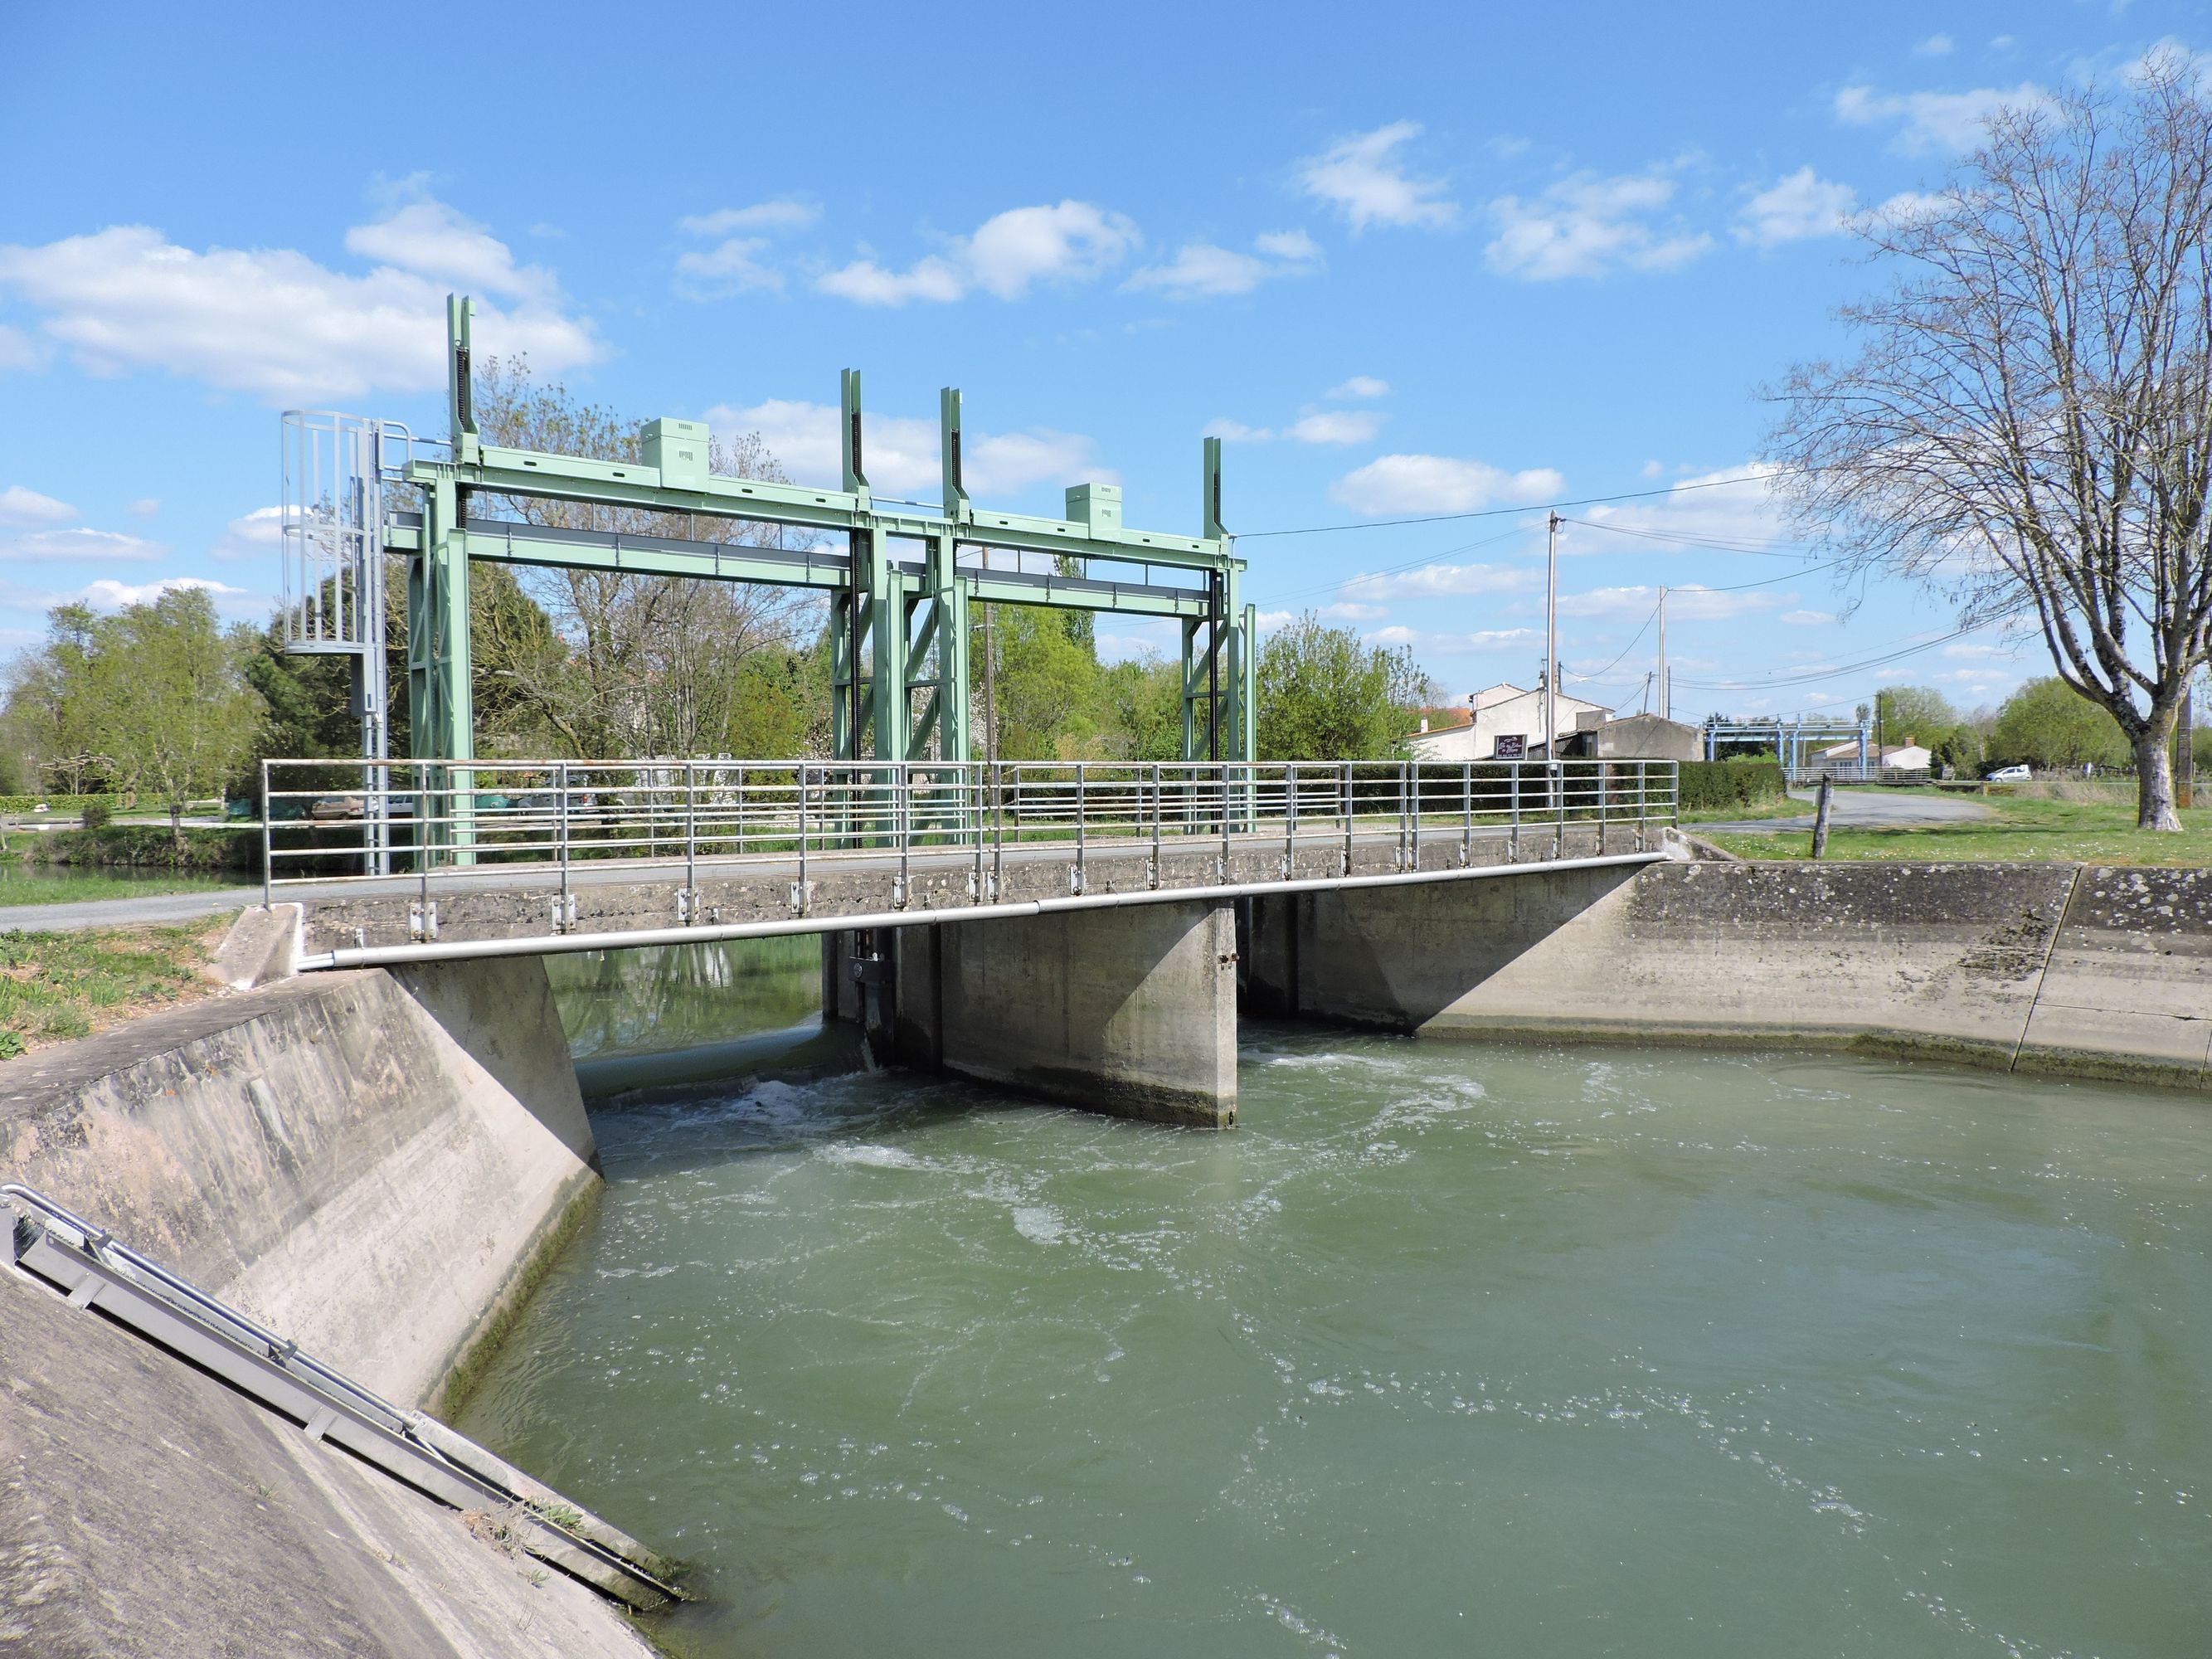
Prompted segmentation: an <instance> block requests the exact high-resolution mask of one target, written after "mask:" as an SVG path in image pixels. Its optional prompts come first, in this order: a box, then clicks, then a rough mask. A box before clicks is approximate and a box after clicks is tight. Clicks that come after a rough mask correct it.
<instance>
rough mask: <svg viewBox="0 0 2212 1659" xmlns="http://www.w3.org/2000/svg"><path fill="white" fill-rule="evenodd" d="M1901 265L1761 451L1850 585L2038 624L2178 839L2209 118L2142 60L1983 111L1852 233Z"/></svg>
mask: <svg viewBox="0 0 2212 1659" xmlns="http://www.w3.org/2000/svg"><path fill="white" fill-rule="evenodd" d="M1861 231H1862V234H1863V236H1864V238H1865V240H1867V241H1868V242H1869V244H1870V246H1871V248H1872V250H1873V252H1874V253H1875V255H1876V256H1877V257H1881V258H1887V260H1889V261H1891V262H1893V263H1894V264H1896V265H1897V266H1899V268H1900V269H1899V275H1898V276H1897V279H1896V281H1895V283H1894V284H1893V286H1892V288H1891V289H1889V290H1888V291H1887V293H1885V294H1882V295H1878V296H1877V297H1875V298H1873V299H1870V300H1869V301H1865V302H1863V303H1862V304H1859V305H1855V306H1851V307H1847V308H1845V309H1844V311H1843V312H1842V313H1840V315H1841V319H1842V320H1843V321H1844V323H1845V324H1846V325H1847V326H1848V327H1849V328H1850V330H1851V331H1852V332H1853V333H1854V334H1855V335H1856V337H1857V341H1858V346H1859V349H1858V355H1857V356H1856V357H1855V358H1853V359H1851V360H1850V362H1843V363H1832V362H1813V363H1808V364H1803V365H1801V366H1799V367H1798V368H1796V369H1795V370H1794V371H1793V372H1792V373H1791V374H1790V379H1789V380H1788V382H1787V384H1786V386H1784V389H1783V391H1782V392H1781V393H1780V401H1781V403H1782V404H1783V414H1782V416H1781V418H1780V420H1779V422H1778V426H1777V428H1776V431H1775V434H1774V438H1773V452H1774V453H1775V456H1776V458H1777V459H1779V460H1781V461H1783V462H1784V463H1785V464H1786V465H1787V467H1788V472H1787V474H1786V476H1787V477H1788V478H1789V480H1790V483H1789V488H1790V489H1792V490H1793V491H1794V493H1795V505H1796V508H1797V509H1798V511H1799V513H1801V514H1802V517H1803V518H1804V519H1805V520H1807V521H1808V522H1809V523H1810V524H1812V525H1814V526H1818V527H1819V529H1820V532H1822V533H1824V534H1825V535H1826V536H1827V537H1828V538H1831V539H1832V541H1833V542H1835V543H1837V544H1839V546H1840V549H1841V551H1842V553H1843V555H1844V558H1845V560H1846V561H1847V562H1848V565H1849V567H1850V568H1853V569H1857V570H1870V569H1879V570H1883V571H1887V572H1890V573H1893V574H1905V575H1909V576H1912V577H1916V578H1917V579H1919V580H1922V581H1923V582H1924V583H1926V584H1927V585H1929V586H1930V587H1932V588H1934V589H1936V590H1937V591H1939V592H1942V593H1943V594H1944V595H1945V596H1946V597H1948V599H1952V600H1953V601H1954V602H1955V603H1956V604H1957V605H1958V606H1959V611H1960V623H1961V625H1962V626H1972V625H1976V624H1979V623H1987V622H1992V621H1997V620H2002V619H2007V618H2015V617H2017V618H2020V619H2022V620H2025V619H2026V618H2027V617H2033V618H2034V620H2035V622H2036V623H2037V625H2038V626H2039V628H2040V629H2041V630H2042V634H2043V638H2044V641H2045V645H2046V646H2047V647H2049V649H2050V652H2051V661H2052V662H2053V663H2054V664H2055V665H2057V671H2058V673H2059V676H2060V678H2063V679H2064V680H2065V682H2066V683H2067V684H2069V685H2071V686H2072V687H2074V689H2075V690H2077V691H2079V692H2081V694H2082V695H2083V696H2086V697H2088V698H2089V699H2090V700H2092V701H2093V702H2096V703H2099V704H2100V705H2101V706H2102V707H2104V708H2106V709H2109V710H2110V711H2111V713H2112V717H2113V719H2115V720H2118V722H2119V724H2120V727H2121V730H2122V731H2123V732H2125V733H2126V734H2127V738H2128V742H2129V745H2130V748H2131V749H2132V750H2133V751H2134V754H2135V759H2136V774H2137V777H2138V780H2139V793H2138V799H2137V822H2138V824H2139V827H2141V828H2142V829H2179V828H2180V827H2181V824H2180V820H2179V817H2177V816H2176V814H2175V811H2174V805H2173V778H2172V768H2171V766H2170V763H2169V759H2168V754H2167V744H2168V743H2169V742H2170V740H2171V738H2172V732H2173V726H2174V718H2175V710H2176V707H2177V705H2178V704H2179V702H2180V700H2181V695H2182V689H2183V687H2184V686H2185V684H2187V683H2188V679H2189V676H2190V674H2191V672H2192V671H2194V670H2195V669H2196V668H2197V666H2198V665H2201V664H2202V663H2203V661H2204V660H2205V655H2206V646H2207V630H2208V624H2209V623H2212V562H2209V561H2208V558H2207V548H2206V532H2207V524H2206V516H2205V507H2206V499H2205V492H2206V484H2207V481H2208V477H2212V380H2208V369H2212V247H2208V240H2207V239H2208V233H2212V101H2208V98H2207V94H2206V90H2205V88H2204V85H2203V82H2202V81H2201V80H2200V78H2199V76H2198V74H2197V70H2196V68H2195V66H2194V64H2192V63H2191V61H2190V60H2189V59H2187V58H2185V57H2184V56H2183V55H2181V54H2179V53H2178V52H2172V53H2163V54H2157V55H2154V56H2153V57H2152V58H2149V59H2148V60H2146V61H2145V62H2144V63H2143V64H2141V65H2139V66H2138V67H2137V69H2136V71H2134V73H2133V74H2132V75H2131V76H2130V78H2129V80H2128V81H2127V82H2125V83H2124V85H2123V86H2121V87H2120V88H2118V89H2113V88H2094V87H2093V88H2087V89H2086V90H2083V91H2080V92H2077V93H2073V94H2068V95H2067V96H2065V97H2063V98H2061V99H2059V100H2055V101H2052V102H2050V103H2047V104H2042V105H2038V106H2033V107H2020V108H2010V109H2005V110H2001V111H1999V112H1996V114H1995V115H1994V116H1992V117H1991V118H1990V121H1989V124H1988V126H1987V129H1986V137H1985V140H1984V143H1983V145H1982V146H1981V148H1980V149H1978V150H1976V151H1975V152H1974V154H1973V155H1972V156H1971V157H1969V158H1968V159H1967V160H1966V161H1965V162H1963V163H1962V164H1961V165H1960V167H1959V168H1958V169H1957V170H1956V172H1955V173H1954V175H1953V176H1952V177H1951V178H1950V179H1948V181H1947V182H1946V183H1945V184H1944V185H1943V186H1942V189H1941V190H1940V191H1936V193H1935V194H1933V195H1932V196H1928V197H1917V198H1913V199H1912V200H1911V202H1910V203H1909V204H1899V205H1894V206H1893V207H1891V208H1889V209H1887V210H1883V211H1881V212H1879V213H1877V214H1875V215H1872V216H1869V218H1868V219H1867V220H1865V221H1864V222H1863V223H1862V225H1861Z"/></svg>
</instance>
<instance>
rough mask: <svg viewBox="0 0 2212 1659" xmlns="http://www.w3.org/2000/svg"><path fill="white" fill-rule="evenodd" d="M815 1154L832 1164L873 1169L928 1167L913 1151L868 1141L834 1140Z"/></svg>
mask: <svg viewBox="0 0 2212 1659" xmlns="http://www.w3.org/2000/svg"><path fill="white" fill-rule="evenodd" d="M815 1156H816V1157H817V1158H821V1159H823V1161H824V1162H825V1163H829V1164H861V1165H863V1166H865V1167H866V1168H868V1169H871V1170H922V1169H927V1168H928V1165H927V1164H924V1163H923V1162H922V1160H921V1159H920V1158H916V1157H915V1155H914V1154H913V1153H912V1152H906V1151H904V1150H902V1148H900V1147H897V1146H873V1145H872V1144H870V1143H869V1142H866V1141H857V1142H855V1141H848V1140H838V1141H832V1142H830V1143H829V1145H828V1146H821V1147H817V1149H816V1152H815Z"/></svg>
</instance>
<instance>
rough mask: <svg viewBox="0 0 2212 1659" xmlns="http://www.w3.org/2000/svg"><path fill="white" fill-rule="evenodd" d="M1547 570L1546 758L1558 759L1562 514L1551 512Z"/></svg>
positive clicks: (1545, 638) (1545, 600) (1545, 649)
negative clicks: (1560, 519)
mask: <svg viewBox="0 0 2212 1659" xmlns="http://www.w3.org/2000/svg"><path fill="white" fill-rule="evenodd" d="M1548 528H1549V531H1550V534H1549V536H1548V537H1547V541H1546V546H1545V559H1544V563H1545V571H1544V758H1545V760H1546V761H1547V762H1553V763H1555V762H1557V761H1558V759H1559V732H1558V731H1557V729H1556V727H1557V726H1558V724H1559V722H1558V719H1557V717H1556V714H1555V712H1554V711H1556V710H1557V708H1559V514H1558V513H1553V514H1552V517H1551V522H1550V525H1549V526H1548Z"/></svg>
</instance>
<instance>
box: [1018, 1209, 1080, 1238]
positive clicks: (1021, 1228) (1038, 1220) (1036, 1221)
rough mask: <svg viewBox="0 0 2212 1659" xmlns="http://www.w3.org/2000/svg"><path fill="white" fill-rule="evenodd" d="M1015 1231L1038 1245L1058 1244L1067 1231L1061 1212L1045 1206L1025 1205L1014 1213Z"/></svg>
mask: <svg viewBox="0 0 2212 1659" xmlns="http://www.w3.org/2000/svg"><path fill="white" fill-rule="evenodd" d="M1014 1231H1016V1232H1018V1233H1019V1234H1020V1235H1021V1236H1022V1237H1024V1238H1026V1239H1029V1240H1030V1241H1031V1242H1032V1243H1038V1244H1056V1243H1059V1242H1060V1237H1061V1236H1062V1235H1063V1234H1065V1233H1066V1231H1067V1223H1066V1221H1064V1220H1062V1219H1061V1218H1060V1212H1059V1211H1057V1210H1055V1209H1054V1208H1052V1207H1051V1206H1049V1205H1045V1204H1024V1205H1020V1206H1017V1207H1016V1208H1015V1211H1014Z"/></svg>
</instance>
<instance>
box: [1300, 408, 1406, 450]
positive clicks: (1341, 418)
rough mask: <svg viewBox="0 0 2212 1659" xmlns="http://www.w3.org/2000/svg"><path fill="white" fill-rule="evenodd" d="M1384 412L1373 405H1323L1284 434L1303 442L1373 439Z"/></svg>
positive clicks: (1356, 442)
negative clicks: (1324, 406)
mask: <svg viewBox="0 0 2212 1659" xmlns="http://www.w3.org/2000/svg"><path fill="white" fill-rule="evenodd" d="M1382 429H1383V415H1382V413H1381V412H1380V411H1379V410H1372V409H1323V410H1316V411H1314V412H1313V413H1312V414H1310V415H1302V416H1299V417H1298V418H1297V420H1296V421H1294V422H1291V426H1290V428H1289V429H1288V430H1287V431H1286V432H1285V434H1284V435H1285V437H1289V438H1295V439H1296V440H1297V441H1298V442H1300V443H1302V444H1364V443H1372V442H1373V441H1375V435H1376V433H1378V432H1380V431H1381V430H1382Z"/></svg>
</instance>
